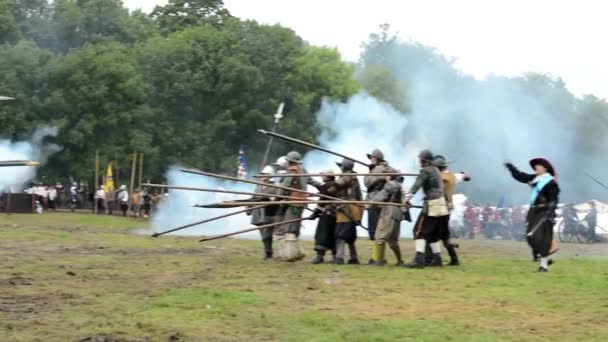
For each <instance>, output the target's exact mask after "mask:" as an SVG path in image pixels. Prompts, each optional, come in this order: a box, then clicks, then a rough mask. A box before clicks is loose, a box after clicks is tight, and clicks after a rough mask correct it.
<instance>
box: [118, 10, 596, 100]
mask: <svg viewBox="0 0 608 342" xmlns="http://www.w3.org/2000/svg"><path fill="white" fill-rule="evenodd" d="M124 2H125V4H126V5H127V7H129V8H130V9H136V8H141V9H143V10H145V11H150V10H152V8H153V7H154V6H155V5H156V4H164V3H166V0H124ZM224 3H225V5H226V7H227V8H228V9H229V10H230V11H231V13H232V14H233V15H235V16H237V17H239V18H245V19H254V20H257V21H259V22H262V23H267V24H275V23H279V24H281V25H283V26H286V27H290V28H292V29H293V30H294V31H296V32H297V33H298V34H299V35H300V36H301V37H303V38H304V39H305V40H307V41H308V42H310V43H312V44H315V45H325V46H331V47H337V48H338V49H339V50H340V52H341V53H342V55H343V57H344V58H345V59H346V60H349V61H356V60H357V59H358V56H359V52H360V44H361V42H363V41H365V40H366V39H367V37H368V36H369V34H370V33H372V32H375V31H378V26H379V25H380V24H383V23H388V24H390V25H391V27H392V30H393V31H395V32H397V33H398V34H399V36H400V37H401V38H402V39H404V40H412V41H417V42H420V43H423V44H425V45H429V46H433V47H435V48H437V49H438V50H439V51H441V52H442V53H443V54H444V55H446V56H449V57H452V58H455V60H456V66H457V67H458V68H459V69H461V70H462V71H463V72H465V73H467V74H471V75H473V76H475V77H477V78H483V77H485V76H486V75H488V74H497V75H508V76H514V75H521V74H522V73H525V72H529V71H534V72H543V73H549V74H551V75H553V76H558V77H561V78H563V79H564V81H565V82H566V85H567V86H568V88H569V89H570V91H572V92H573V93H574V94H576V95H577V96H582V95H584V94H594V95H596V96H599V97H601V98H608V67H607V66H606V63H607V61H608V45H606V44H605V41H606V38H605V37H604V33H605V32H608V21H607V20H604V19H605V18H604V16H605V13H607V11H608V2H606V1H599V0H597V1H593V0H577V1H571V0H553V1H547V0H535V1H522V0H511V1H499V0H485V1H484V0H460V1H448V0H444V1H438V0H424V1H422V0H419V1H409V0H374V1H363V0H255V1H252V0H224Z"/></svg>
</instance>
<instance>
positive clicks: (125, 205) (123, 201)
mask: <svg viewBox="0 0 608 342" xmlns="http://www.w3.org/2000/svg"><path fill="white" fill-rule="evenodd" d="M117 200H118V203H120V210H121V211H122V216H127V211H128V210H129V191H127V186H126V185H121V186H120V189H119V191H118V195H117Z"/></svg>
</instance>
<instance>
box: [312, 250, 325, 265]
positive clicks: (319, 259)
mask: <svg viewBox="0 0 608 342" xmlns="http://www.w3.org/2000/svg"><path fill="white" fill-rule="evenodd" d="M324 255H325V253H323V252H317V256H316V257H315V258H314V259H313V260H312V262H311V264H313V265H318V264H322V263H323V262H324V260H323V256H324Z"/></svg>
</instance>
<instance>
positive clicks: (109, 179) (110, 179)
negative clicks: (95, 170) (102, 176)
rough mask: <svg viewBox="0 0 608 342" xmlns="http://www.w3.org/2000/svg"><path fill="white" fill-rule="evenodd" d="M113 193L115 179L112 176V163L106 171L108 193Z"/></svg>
mask: <svg viewBox="0 0 608 342" xmlns="http://www.w3.org/2000/svg"><path fill="white" fill-rule="evenodd" d="M112 191H114V177H113V176H112V163H110V164H108V169H107V171H106V192H107V193H110V192H112Z"/></svg>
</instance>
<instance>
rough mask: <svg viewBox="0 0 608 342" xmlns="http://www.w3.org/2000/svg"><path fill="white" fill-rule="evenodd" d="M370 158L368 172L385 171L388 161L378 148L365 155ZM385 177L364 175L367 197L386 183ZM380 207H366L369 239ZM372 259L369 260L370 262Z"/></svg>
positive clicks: (372, 234)
mask: <svg viewBox="0 0 608 342" xmlns="http://www.w3.org/2000/svg"><path fill="white" fill-rule="evenodd" d="M367 158H369V160H370V164H369V172H370V173H372V172H373V173H384V172H387V170H388V168H389V166H388V162H386V161H385V160H384V153H382V151H380V150H379V149H375V150H373V151H372V153H369V154H368V155H367ZM385 178H386V177H382V176H365V178H363V183H364V184H365V187H366V188H367V199H371V198H372V197H374V196H375V195H376V194H377V193H378V192H379V191H380V190H382V187H383V186H384V184H385V183H386V179H385ZM381 210H382V208H380V207H378V206H371V207H369V208H368V209H367V229H369V239H370V240H372V241H373V240H374V238H375V233H376V226H377V225H378V220H379V219H380V211H381ZM371 263H373V260H370V264H371Z"/></svg>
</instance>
